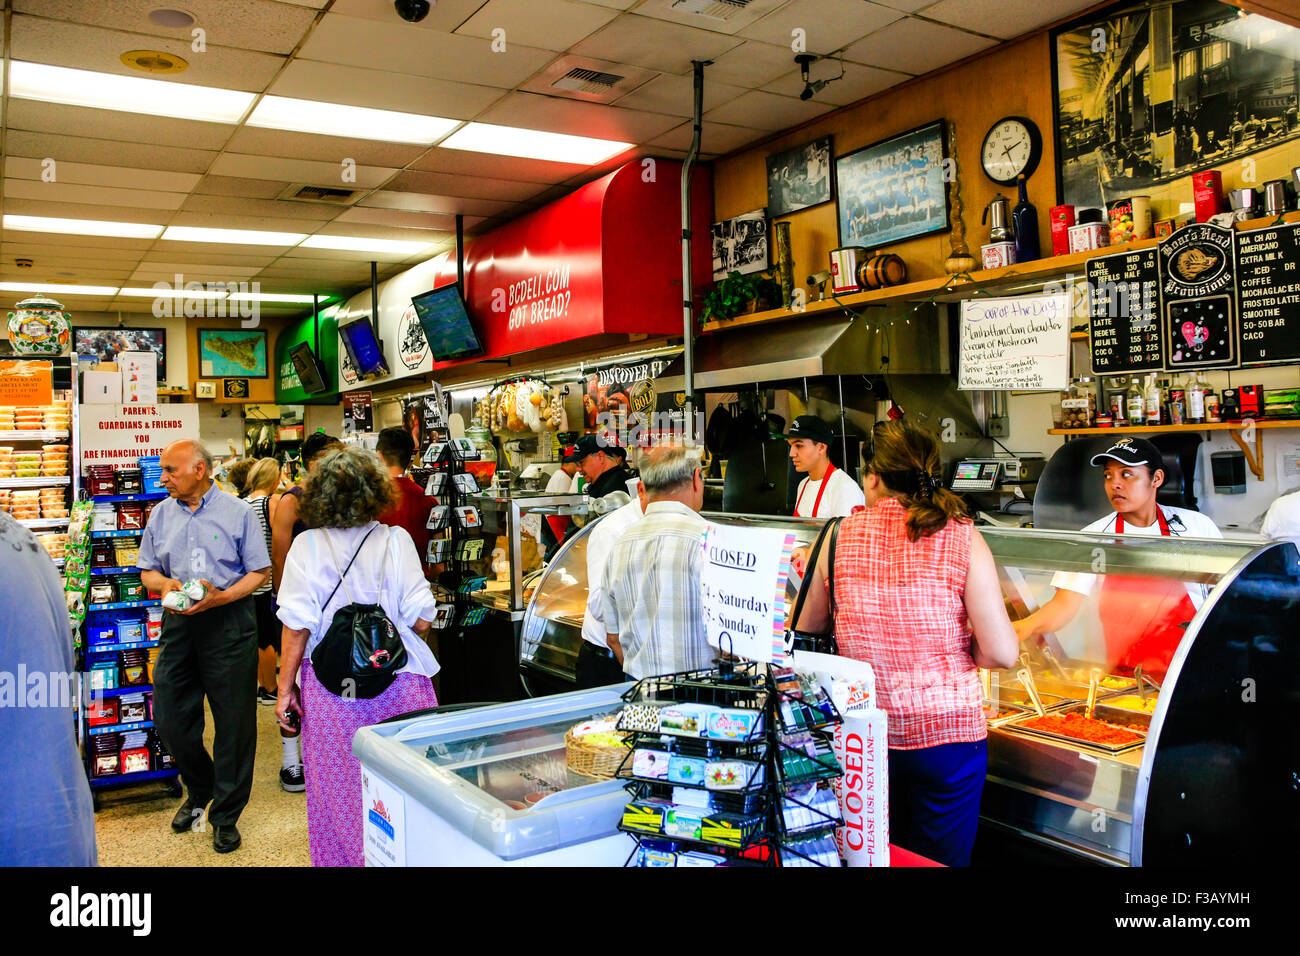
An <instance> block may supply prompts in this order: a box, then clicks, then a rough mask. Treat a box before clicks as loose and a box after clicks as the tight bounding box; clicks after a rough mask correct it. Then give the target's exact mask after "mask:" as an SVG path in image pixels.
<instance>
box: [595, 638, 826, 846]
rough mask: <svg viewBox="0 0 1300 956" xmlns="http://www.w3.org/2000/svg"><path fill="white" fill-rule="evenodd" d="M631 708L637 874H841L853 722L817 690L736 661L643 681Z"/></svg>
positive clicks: (629, 767)
mask: <svg viewBox="0 0 1300 956" xmlns="http://www.w3.org/2000/svg"><path fill="white" fill-rule="evenodd" d="M624 701H625V703H624V707H623V710H622V711H621V712H620V714H619V720H618V725H617V726H618V729H619V730H620V731H623V732H625V733H628V734H630V739H629V741H628V746H629V748H630V749H629V751H628V754H627V756H626V757H625V758H624V760H623V762H622V765H621V766H620V767H619V769H618V774H617V775H618V777H619V778H621V779H624V780H626V781H628V783H627V789H628V792H629V794H630V796H631V799H630V801H629V802H628V804H627V806H626V807H625V808H624V810H623V817H622V819H621V821H620V822H619V829H621V830H623V831H624V832H626V833H628V834H629V835H630V836H631V837H632V838H633V839H634V840H635V841H636V847H635V848H634V849H633V851H632V854H631V855H630V856H629V858H628V864H629V865H632V866H720V865H729V866H734V865H754V866H776V865H780V866H839V865H840V857H839V851H838V849H837V847H836V835H835V831H836V829H837V828H839V827H842V826H843V823H844V821H843V817H842V815H841V812H840V804H839V800H838V799H837V796H836V791H835V789H834V787H833V786H832V783H833V782H834V781H838V779H839V778H840V777H841V776H842V775H843V771H842V769H841V766H840V762H839V761H838V760H837V759H836V756H835V751H834V731H835V728H836V727H838V726H839V725H840V724H841V723H842V718H841V716H840V712H839V710H838V709H837V708H836V706H835V704H834V703H833V702H832V701H831V698H830V695H829V694H828V693H827V692H826V690H825V689H824V688H823V687H822V686H820V684H818V683H817V682H816V681H815V680H811V681H810V680H808V679H807V678H803V679H801V678H800V676H799V675H797V674H796V673H795V671H794V670H792V669H790V668H788V667H784V666H778V665H765V664H757V663H750V664H744V665H740V666H736V667H734V668H732V667H731V666H729V665H728V664H727V662H726V661H725V660H724V661H723V662H722V666H721V667H719V668H718V669H717V670H709V671H696V672H690V673H682V674H670V675H665V676H662V677H651V678H646V679H644V680H641V681H639V682H637V684H636V685H635V686H633V687H632V688H631V689H630V690H628V691H627V693H626V694H625V695H624Z"/></svg>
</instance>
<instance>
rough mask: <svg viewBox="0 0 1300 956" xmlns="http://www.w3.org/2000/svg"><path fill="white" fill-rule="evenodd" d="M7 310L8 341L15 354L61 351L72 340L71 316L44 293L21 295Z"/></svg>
mask: <svg viewBox="0 0 1300 956" xmlns="http://www.w3.org/2000/svg"><path fill="white" fill-rule="evenodd" d="M16 308H17V310H18V311H17V312H10V313H9V343H10V344H11V345H12V346H13V349H14V352H15V353H17V354H18V355H63V354H65V353H66V352H67V351H68V346H69V344H70V343H71V341H72V331H71V330H72V316H71V315H70V314H69V313H67V312H64V311H63V306H62V304H60V303H59V302H56V301H55V300H54V299H51V298H50V297H49V296H47V295H42V294H41V293H39V292H38V293H37V294H36V295H34V296H32V297H30V298H27V299H23V300H22V301H21V302H19V303H18V305H17V306H16Z"/></svg>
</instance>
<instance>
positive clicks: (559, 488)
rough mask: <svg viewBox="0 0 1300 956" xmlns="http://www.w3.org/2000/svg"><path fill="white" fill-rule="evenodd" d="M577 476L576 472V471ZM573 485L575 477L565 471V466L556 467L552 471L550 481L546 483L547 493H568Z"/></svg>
mask: <svg viewBox="0 0 1300 956" xmlns="http://www.w3.org/2000/svg"><path fill="white" fill-rule="evenodd" d="M574 474H575V476H576V474H577V473H576V472H575V473H574ZM572 487H573V478H572V477H570V476H569V475H566V474H565V473H564V469H563V468H556V469H555V471H554V472H552V473H551V478H550V481H548V482H547V483H546V493H547V494H548V495H567V494H568V493H569V491H570V489H571V488H572Z"/></svg>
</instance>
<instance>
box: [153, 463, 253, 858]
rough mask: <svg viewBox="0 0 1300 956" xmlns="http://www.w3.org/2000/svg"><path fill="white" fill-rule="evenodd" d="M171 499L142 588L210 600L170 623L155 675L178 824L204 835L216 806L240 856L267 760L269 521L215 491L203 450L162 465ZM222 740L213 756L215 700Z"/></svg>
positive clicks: (216, 844)
mask: <svg viewBox="0 0 1300 956" xmlns="http://www.w3.org/2000/svg"><path fill="white" fill-rule="evenodd" d="M160 464H161V467H162V479H161V480H162V485H163V487H164V488H166V489H167V491H168V492H169V493H170V495H171V497H170V498H168V499H166V500H164V501H161V502H159V503H158V505H157V506H156V507H155V508H154V510H153V513H152V514H151V515H150V516H149V524H148V525H147V526H146V527H145V529H144V533H143V534H142V535H141V536H140V556H139V558H138V559H137V561H136V564H137V565H138V566H139V568H140V580H141V581H142V582H143V583H144V586H145V587H147V588H148V589H149V590H150V591H153V592H156V593H158V594H161V595H163V597H166V596H167V595H168V594H169V593H170V592H172V591H178V590H180V589H181V587H182V585H183V584H184V583H185V582H187V581H190V580H198V581H201V582H202V583H203V585H204V587H205V589H206V594H205V595H204V597H203V599H202V600H200V601H197V602H195V603H194V604H193V605H192V606H191V607H189V608H188V609H186V610H184V611H171V610H169V611H168V613H167V614H166V615H164V618H163V628H162V638H161V642H160V648H159V652H158V661H157V664H156V665H155V666H154V678H153V681H154V724H155V725H156V726H157V728H158V734H159V736H160V737H161V738H162V741H163V743H164V744H165V745H166V747H167V749H168V750H169V751H171V754H172V756H173V757H175V758H176V766H177V768H178V769H179V770H180V772H181V780H182V782H184V784H185V787H186V789H187V790H188V791H189V793H188V795H187V796H186V799H185V802H184V803H183V804H181V807H180V809H179V810H178V811H177V812H176V816H175V817H174V818H173V819H172V829H173V830H175V831H176V832H177V833H185V832H187V831H190V830H201V829H202V821H203V811H204V807H206V806H207V804H208V802H209V801H211V803H212V807H211V809H210V810H209V811H208V820H209V821H210V822H211V823H212V826H213V840H212V842H213V848H214V849H215V850H216V851H217V852H218V853H229V852H230V851H231V850H236V849H238V848H239V845H240V842H241V838H240V834H239V830H238V829H237V828H236V826H235V823H236V821H237V820H238V819H239V815H240V813H241V812H243V809H244V806H245V805H246V804H247V803H248V795H249V793H250V792H251V790H252V786H253V757H254V755H255V753H256V750H257V624H256V616H255V613H254V610H253V601H252V599H251V597H250V595H251V594H252V593H253V591H255V590H256V589H257V588H258V587H259V586H260V585H262V584H263V583H265V582H266V580H267V579H268V577H269V575H270V573H271V556H270V555H269V554H268V553H267V550H266V538H265V535H263V533H262V528H261V525H260V524H258V521H257V515H256V513H255V512H254V511H253V509H252V508H251V507H250V506H249V505H248V504H247V503H245V502H243V501H240V500H239V499H238V498H236V497H234V496H233V495H230V494H227V493H226V492H224V491H222V490H221V489H220V488H218V487H217V486H216V485H215V484H214V483H213V481H212V477H211V476H212V456H211V455H209V454H208V452H207V450H206V449H205V448H204V447H203V446H202V445H201V444H199V443H198V442H196V441H190V440H188V439H187V440H183V441H178V442H173V443H172V444H170V445H168V446H167V447H166V448H165V449H163V453H162V457H161V460H160ZM205 696H206V697H207V699H208V706H209V707H210V708H211V709H212V720H213V724H214V725H215V729H216V736H215V739H214V740H213V746H212V751H213V753H212V755H209V754H208V751H207V748H206V747H204V746H203V698H204V697H205Z"/></svg>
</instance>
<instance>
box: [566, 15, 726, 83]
mask: <svg viewBox="0 0 1300 956" xmlns="http://www.w3.org/2000/svg"><path fill="white" fill-rule="evenodd" d="M737 45H738V43H737V41H736V40H735V39H734V38H732V37H728V36H723V35H721V34H718V33H710V32H709V31H707V30H696V29H694V28H692V27H687V26H681V25H680V24H676V23H668V22H666V21H664V20H655V19H652V18H650V17H641V16H637V15H636V14H635V13H629V14H626V15H624V16H621V17H619V18H618V19H617V20H615V21H613V22H612V23H610V24H609V25H608V26H607V27H605V28H604V29H603V30H601V31H600V32H599V33H595V34H593V35H592V36H590V37H588V38H587V39H585V40H583V41H582V42H581V43H579V44H578V45H577V46H575V47H574V48H573V52H574V53H579V54H581V55H583V56H595V57H599V58H601V59H602V60H612V61H613V62H615V63H630V64H632V65H633V66H640V67H644V68H645V69H648V70H658V71H660V72H661V73H689V72H691V61H692V60H716V59H717V58H718V57H720V56H722V55H723V54H724V53H726V52H727V51H728V50H731V49H734V48H735V47H736V46H737ZM706 70H707V68H706Z"/></svg>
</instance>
